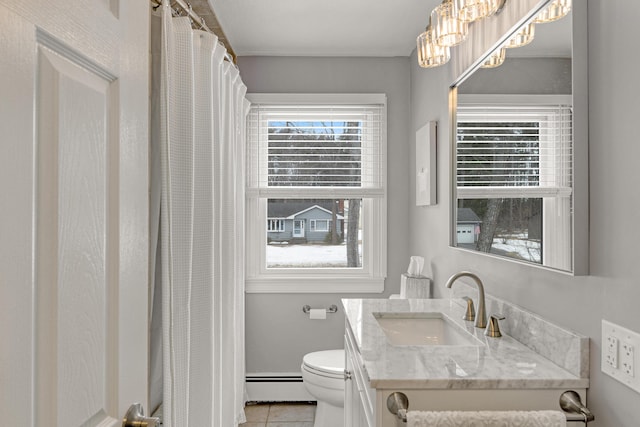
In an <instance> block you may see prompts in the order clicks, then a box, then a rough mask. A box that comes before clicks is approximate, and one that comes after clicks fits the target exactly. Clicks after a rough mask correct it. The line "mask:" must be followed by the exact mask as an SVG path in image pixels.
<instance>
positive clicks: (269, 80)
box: [238, 57, 413, 373]
mask: <svg viewBox="0 0 640 427" xmlns="http://www.w3.org/2000/svg"><path fill="white" fill-rule="evenodd" d="M238 66H239V68H240V72H241V75H242V79H243V81H244V83H245V84H246V85H247V89H248V92H254V93H270V92H272V93H289V92H291V93H385V94H386V95H387V109H388V117H387V144H388V161H387V167H388V181H387V182H388V212H387V215H388V220H389V221H388V223H389V225H388V248H387V249H388V263H387V280H386V283H385V291H384V293H382V294H360V295H354V294H340V295H337V294H247V297H246V331H247V332H246V352H247V359H246V361H247V372H248V373H260V372H269V373H278V372H299V371H300V364H301V362H302V357H303V356H304V355H305V354H306V353H308V352H311V351H316V350H326V349H331V348H343V333H344V315H343V313H342V310H341V309H340V310H339V312H338V314H334V315H332V314H329V315H327V320H323V321H322V320H309V318H308V316H305V315H304V314H303V313H302V306H303V305H305V304H309V305H310V306H311V307H314V308H315V307H318V308H319V307H328V306H329V305H331V304H336V305H338V307H340V308H341V307H342V306H341V304H340V299H341V298H363V297H366V298H378V297H387V296H388V295H389V294H391V293H399V289H400V274H401V273H402V272H404V271H405V270H406V268H407V265H408V262H409V252H408V249H409V245H408V241H409V228H408V227H407V223H408V221H409V217H408V215H409V213H408V211H407V205H408V204H409V192H408V189H407V188H408V185H409V175H408V174H407V163H408V161H409V147H410V146H411V145H412V143H413V136H412V135H413V133H412V132H410V129H409V127H410V110H409V109H410V86H409V84H410V65H409V58H406V57H405V58H296V57H241V58H239V59H238Z"/></svg>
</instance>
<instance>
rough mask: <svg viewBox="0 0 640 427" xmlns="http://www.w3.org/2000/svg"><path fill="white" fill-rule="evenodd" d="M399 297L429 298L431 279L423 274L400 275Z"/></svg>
mask: <svg viewBox="0 0 640 427" xmlns="http://www.w3.org/2000/svg"><path fill="white" fill-rule="evenodd" d="M400 298H431V279H429V278H428V277H425V276H415V277H414V276H409V275H408V274H405V273H403V274H402V275H401V276H400Z"/></svg>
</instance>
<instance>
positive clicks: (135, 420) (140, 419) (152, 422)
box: [122, 403, 160, 427]
mask: <svg viewBox="0 0 640 427" xmlns="http://www.w3.org/2000/svg"><path fill="white" fill-rule="evenodd" d="M159 426H160V418H156V417H145V416H144V408H143V407H142V405H141V404H140V403H134V404H133V405H131V406H129V410H128V411H127V413H126V414H125V416H124V419H123V420H122V427H159Z"/></svg>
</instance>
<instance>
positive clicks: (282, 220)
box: [267, 218, 286, 233]
mask: <svg viewBox="0 0 640 427" xmlns="http://www.w3.org/2000/svg"><path fill="white" fill-rule="evenodd" d="M285 220H286V219H285V218H267V233H282V232H284V231H285V226H284V223H285ZM272 221H273V223H275V224H278V225H279V227H277V229H276V230H272V229H270V228H269V226H270V225H271V224H272Z"/></svg>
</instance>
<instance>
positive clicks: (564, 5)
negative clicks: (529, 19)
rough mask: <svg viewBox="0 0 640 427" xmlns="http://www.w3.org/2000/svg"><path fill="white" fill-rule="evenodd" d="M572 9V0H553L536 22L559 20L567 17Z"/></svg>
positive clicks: (537, 17)
mask: <svg viewBox="0 0 640 427" xmlns="http://www.w3.org/2000/svg"><path fill="white" fill-rule="evenodd" d="M569 11H571V0H553V1H552V2H551V3H550V4H549V6H547V7H546V8H544V9H543V10H542V11H541V12H540V13H539V14H538V16H536V19H535V20H534V21H533V22H535V23H536V24H544V23H546V22H553V21H557V20H558V19H560V18H563V17H565V16H566V15H567V14H568V13H569Z"/></svg>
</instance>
